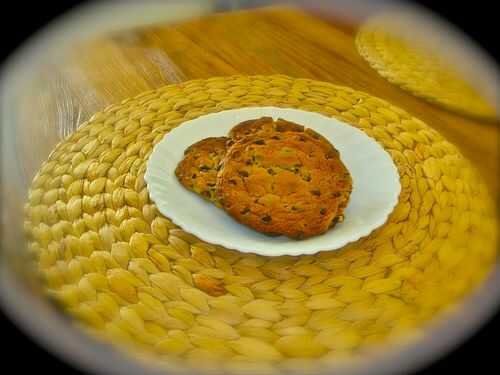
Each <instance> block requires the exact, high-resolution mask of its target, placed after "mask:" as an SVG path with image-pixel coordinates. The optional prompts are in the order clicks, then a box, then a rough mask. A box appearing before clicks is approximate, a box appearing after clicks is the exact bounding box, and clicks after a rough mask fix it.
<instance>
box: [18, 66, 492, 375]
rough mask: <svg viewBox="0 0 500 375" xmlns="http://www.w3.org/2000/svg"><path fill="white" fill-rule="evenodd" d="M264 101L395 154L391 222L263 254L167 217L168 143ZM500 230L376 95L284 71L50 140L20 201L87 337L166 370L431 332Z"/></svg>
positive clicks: (150, 95) (437, 142) (434, 137)
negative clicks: (341, 242)
mask: <svg viewBox="0 0 500 375" xmlns="http://www.w3.org/2000/svg"><path fill="white" fill-rule="evenodd" d="M270 105H271V106H281V107H293V108H300V109H303V110H308V111H316V112H320V113H323V114H325V115H327V116H334V117H337V118H339V119H341V120H343V121H346V122H348V123H350V124H352V125H353V126H356V127H358V128H359V129H361V130H362V131H364V132H365V133H366V134H368V135H369V136H371V137H373V138H374V139H376V140H377V141H378V142H379V143H380V144H381V145H382V146H383V147H384V148H385V149H386V150H387V151H388V152H389V153H390V155H392V158H393V159H394V162H395V163H396V165H397V167H398V169H399V173H400V176H401V185H402V192H401V195H400V198H399V203H398V205H397V207H396V208H395V210H394V212H393V213H392V215H391V216H390V218H389V220H388V222H387V223H386V224H385V225H384V226H382V227H381V228H379V229H377V230H376V231H375V232H373V233H372V234H371V235H369V236H368V237H366V238H363V239H361V240H359V241H357V242H356V243H352V244H350V245H348V246H346V247H345V248H343V249H341V250H339V251H331V252H321V253H318V254H315V255H308V256H298V257H291V256H283V257H263V256H257V255H252V254H244V253H239V252H236V251H232V250H229V249H224V248H222V247H219V246H213V245H211V244H209V243H205V242H203V241H201V240H199V239H197V238H195V237H194V236H193V235H191V234H190V233H189V232H188V230H189V228H185V230H183V229H181V228H178V227H176V226H175V225H174V224H173V223H172V222H171V221H169V220H168V218H166V217H164V216H162V215H161V214H160V213H159V212H158V210H157V209H156V207H155V205H154V203H152V202H151V201H150V198H149V196H148V191H147V189H146V185H145V183H144V172H145V168H146V161H147V159H148V156H149V155H150V154H151V151H152V150H153V147H154V145H155V144H157V143H158V142H159V141H160V140H161V139H162V138H163V137H164V136H165V134H166V133H168V132H169V131H170V130H171V129H172V128H173V127H175V126H178V125H179V124H181V123H182V122H184V121H186V120H189V119H192V118H195V117H198V116H200V115H203V114H207V113H211V112H216V111H221V110H224V109H230V108H240V107H246V106H270ZM306 125H307V124H306ZM201 130H202V129H201ZM360 151H362V150H360ZM207 225H210V223H207ZM495 228H496V222H495V216H494V211H493V207H492V204H491V201H490V199H489V197H488V194H487V191H486V187H485V185H484V183H483V182H482V180H481V178H480V177H479V175H478V174H477V173H476V171H475V170H474V168H473V167H472V166H471V165H470V163H469V162H468V161H467V160H466V159H464V157H463V156H462V155H461V154H460V153H459V151H458V150H457V148H456V147H455V146H453V145H452V144H450V143H449V142H447V141H446V140H445V139H443V137H442V136H441V135H439V134H438V133H437V132H436V131H434V130H433V129H432V128H430V127H429V126H427V125H426V124H424V123H423V122H421V121H419V120H417V119H415V118H413V117H411V116H410V115H409V114H408V113H406V112H405V111H403V110H401V109H399V108H397V107H395V106H393V105H391V104H389V103H387V102H385V101H383V100H380V99H377V98H375V97H372V96H370V95H368V94H365V93H362V92H358V91H354V90H352V89H349V88H345V87H338V86H335V85H332V84H329V83H323V82H317V81H313V80H308V79H293V78H290V77H286V76H252V77H246V76H245V77H244V76H235V77H221V78H211V79H207V80H195V81H189V82H185V83H182V84H179V85H171V86H166V87H164V88H161V89H159V90H155V91H150V92H146V93H144V94H142V95H139V96H137V97H135V98H132V99H128V100H125V101H123V102H122V103H121V104H117V105H113V106H111V107H109V108H107V109H105V110H104V111H103V112H100V113H97V114H96V115H95V116H93V117H92V118H91V119H90V120H89V121H88V122H87V123H85V124H84V125H82V126H81V127H80V128H79V129H78V130H77V131H76V132H75V133H74V134H72V135H71V136H70V137H69V138H67V139H66V140H64V141H63V142H61V143H60V144H59V145H57V147H56V148H55V150H54V151H53V152H52V153H51V155H50V157H49V159H48V160H47V161H46V162H45V163H43V165H42V167H41V169H40V171H39V173H38V174H37V175H36V177H35V179H34V181H33V185H32V188H31V191H30V194H29V202H28V204H27V206H26V229H27V231H28V233H29V234H30V237H31V250H32V251H33V253H34V254H36V256H37V259H38V268H39V270H40V273H41V275H42V276H43V279H44V282H45V285H46V289H47V291H48V293H49V294H50V295H51V296H53V297H55V298H56V299H57V300H58V301H59V302H60V303H61V304H62V305H63V306H64V308H65V310H66V311H67V312H68V313H69V314H71V315H72V316H74V317H75V318H77V320H78V321H80V322H81V323H82V324H83V325H84V326H85V327H87V328H89V329H90V330H92V331H93V332H94V333H96V334H98V335H99V336H101V337H104V338H105V339H106V340H112V341H115V342H117V343H120V344H121V343H127V344H128V345H132V346H133V347H136V348H140V350H141V352H143V353H149V354H151V355H153V356H155V357H158V358H166V360H167V362H168V361H170V358H172V356H175V357H176V358H180V359H181V360H182V361H184V362H185V363H189V364H192V365H193V366H195V367H196V368H200V366H206V365H207V364H212V365H214V366H224V367H225V368H226V369H228V370H235V369H240V368H248V366H249V364H253V365H255V364H258V365H259V366H261V367H262V368H266V369H268V370H269V371H270V372H272V371H277V370H279V369H291V368H295V369H296V368H297V366H299V363H300V366H305V367H308V366H310V367H311V368H316V367H317V366H319V365H330V364H332V363H335V361H336V360H338V359H340V358H345V357H346V356H347V357H349V356H352V355H355V354H356V353H362V352H360V351H359V350H360V349H364V348H369V347H372V346H377V345H381V344H383V343H386V342H389V341H392V340H393V339H397V338H400V337H405V335H406V334H407V333H412V332H415V331H416V330H418V329H420V328H423V327H425V323H426V322H428V321H429V320H430V319H431V318H434V317H437V316H439V313H440V311H442V310H444V309H445V308H448V307H450V306H453V305H454V304H455V303H456V302H459V301H460V300H461V299H462V297H463V296H465V295H467V293H468V292H470V291H471V290H473V288H474V287H476V286H477V285H478V283H480V282H481V281H482V280H483V279H484V278H485V277H486V275H487V274H488V273H489V271H490V270H491V269H492V267H493V265H494V263H495V259H496V247H495V243H494V239H495ZM297 361H299V362H297ZM300 368H304V367H300Z"/></svg>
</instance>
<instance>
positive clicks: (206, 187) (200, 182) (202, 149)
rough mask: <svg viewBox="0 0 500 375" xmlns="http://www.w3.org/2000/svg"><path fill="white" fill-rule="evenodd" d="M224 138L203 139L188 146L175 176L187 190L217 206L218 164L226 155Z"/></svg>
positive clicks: (226, 139)
mask: <svg viewBox="0 0 500 375" xmlns="http://www.w3.org/2000/svg"><path fill="white" fill-rule="evenodd" d="M227 141H228V138H226V137H211V138H205V139H203V140H201V141H199V142H196V143H194V144H192V145H191V146H189V147H188V148H187V149H186V151H184V158H183V159H182V160H181V162H180V163H179V164H178V165H177V168H176V169H175V175H176V176H177V179H178V180H179V182H180V183H181V184H182V185H183V186H184V187H186V188H187V189H189V190H191V191H193V192H195V193H196V194H198V195H201V196H202V197H203V198H205V199H207V200H209V201H211V202H214V203H215V204H217V199H216V198H217V197H216V190H215V186H216V182H217V172H218V170H219V167H220V162H221V161H222V159H223V158H224V156H225V155H226V143H227Z"/></svg>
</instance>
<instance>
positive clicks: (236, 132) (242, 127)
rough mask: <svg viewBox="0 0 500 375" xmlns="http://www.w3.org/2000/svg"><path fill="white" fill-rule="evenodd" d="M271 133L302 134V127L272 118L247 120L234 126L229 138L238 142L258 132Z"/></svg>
mask: <svg viewBox="0 0 500 375" xmlns="http://www.w3.org/2000/svg"><path fill="white" fill-rule="evenodd" d="M271 131H279V132H284V131H297V132H303V131H304V127H303V126H302V125H299V124H295V123H293V122H290V121H286V120H283V119H278V120H276V121H274V120H273V119H272V117H261V118H258V119H254V120H247V121H243V122H241V123H239V124H238V125H235V126H234V127H233V128H232V129H231V130H230V131H229V137H230V138H231V139H232V140H234V141H237V140H240V139H242V138H244V137H247V136H249V135H251V134H255V133H259V132H271Z"/></svg>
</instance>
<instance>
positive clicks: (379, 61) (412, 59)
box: [355, 21, 496, 119]
mask: <svg viewBox="0 0 500 375" xmlns="http://www.w3.org/2000/svg"><path fill="white" fill-rule="evenodd" d="M355 42H356V48H357V49H358V52H359V54H360V55H361V56H362V57H363V58H364V59H365V60H366V61H367V62H368V63H369V64H370V66H371V67H372V68H373V69H375V70H376V71H377V72H378V73H379V74H380V75H381V76H382V77H384V78H385V79H387V80H388V81H389V82H391V83H392V84H394V85H396V86H399V87H400V88H402V89H403V90H406V91H409V92H410V93H412V94H413V95H415V96H418V97H421V98H423V99H425V100H427V101H429V102H431V103H434V104H437V105H439V106H441V107H444V108H446V109H448V110H451V111H453V112H457V113H460V114H465V115H468V116H475V117H481V118H490V119H494V118H495V116H496V114H495V110H494V108H493V107H492V106H491V105H490V104H489V103H488V102H487V101H486V100H485V99H484V98H483V97H482V96H481V95H480V94H479V92H478V91H477V90H476V89H475V88H474V87H473V86H472V85H471V84H469V83H468V82H467V81H466V80H465V79H464V77H463V75H462V74H461V73H459V72H458V71H456V70H455V69H453V66H452V65H451V64H450V63H448V62H446V61H444V60H443V59H442V58H441V57H439V56H438V54H436V53H434V52H432V51H431V50H430V49H429V48H425V47H424V46H422V45H420V43H416V42H411V41H410V40H408V38H404V37H402V36H400V35H398V34H396V33H394V32H389V31H388V29H387V28H386V27H385V26H384V24H380V22H377V21H374V22H368V23H367V24H365V25H364V26H362V27H361V28H360V30H359V31H358V33H357V35H356V40H355Z"/></svg>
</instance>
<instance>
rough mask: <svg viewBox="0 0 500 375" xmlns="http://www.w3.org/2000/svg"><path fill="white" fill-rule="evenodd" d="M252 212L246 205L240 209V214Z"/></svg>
mask: <svg viewBox="0 0 500 375" xmlns="http://www.w3.org/2000/svg"><path fill="white" fill-rule="evenodd" d="M249 212H250V209H249V208H248V207H245V208H244V209H243V210H241V211H240V214H242V215H245V214H247V213H249Z"/></svg>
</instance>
